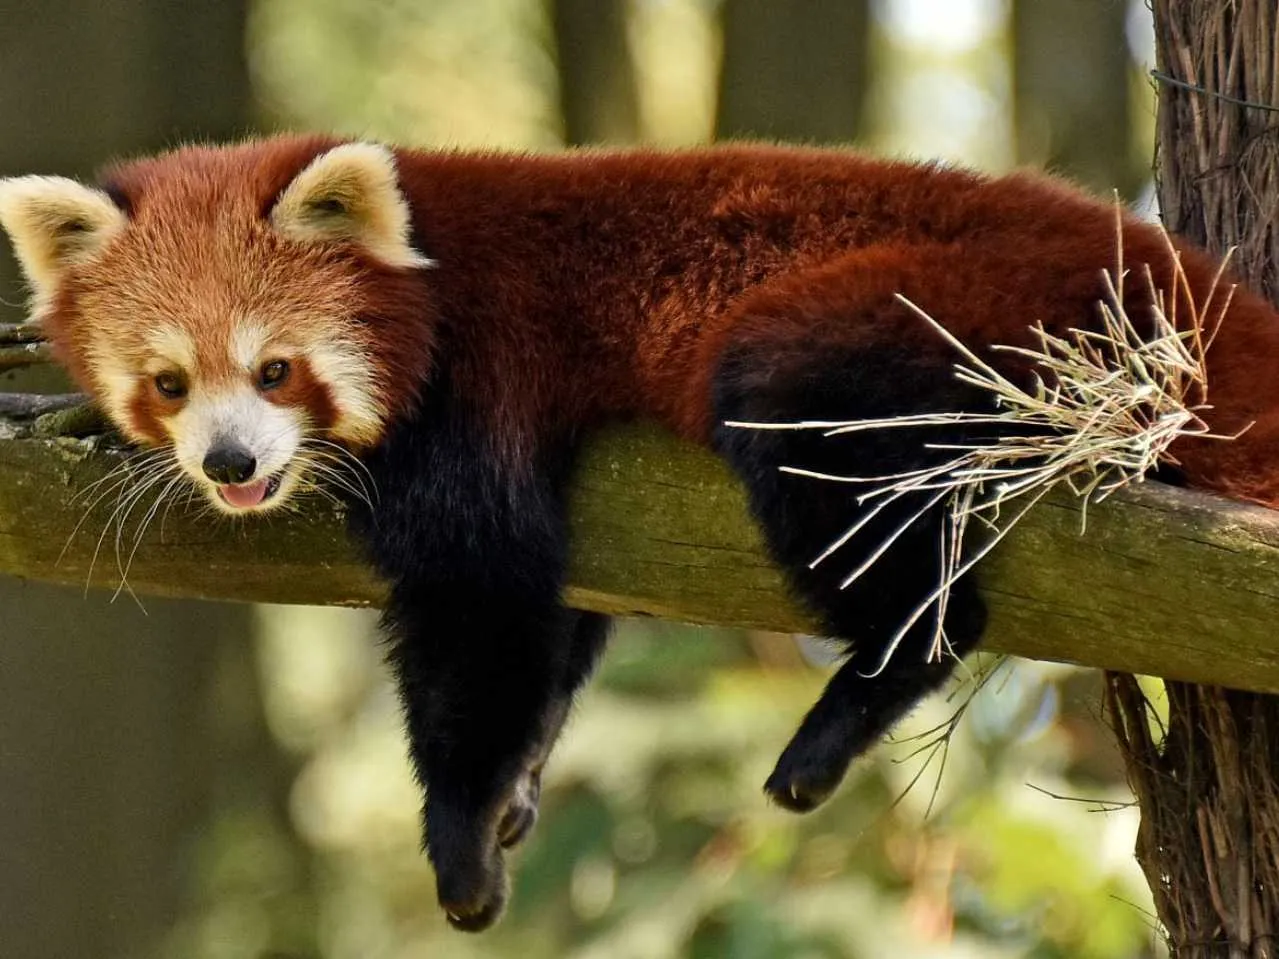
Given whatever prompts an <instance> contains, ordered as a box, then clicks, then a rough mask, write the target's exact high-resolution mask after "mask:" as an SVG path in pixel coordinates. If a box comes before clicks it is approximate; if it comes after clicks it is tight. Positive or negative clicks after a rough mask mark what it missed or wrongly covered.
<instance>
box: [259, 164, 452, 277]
mask: <svg viewBox="0 0 1279 959" xmlns="http://www.w3.org/2000/svg"><path fill="white" fill-rule="evenodd" d="M270 219H271V224H272V225H273V226H274V227H275V228H276V229H277V230H279V231H280V232H281V233H283V234H284V235H285V236H287V237H289V238H290V239H294V240H298V241H300V242H302V243H323V242H331V241H333V240H346V241H349V242H352V243H357V244H359V245H360V246H362V247H364V249H365V250H367V251H368V252H369V253H371V254H373V255H374V256H375V257H377V258H378V259H379V260H381V261H382V262H384V263H387V264H388V265H390V266H398V267H405V268H415V267H428V266H434V265H435V261H434V260H432V259H430V258H429V257H425V256H423V255H422V254H421V253H419V252H418V251H417V250H415V249H413V245H412V243H411V242H410V239H409V236H410V217H409V204H408V200H407V199H406V198H405V196H404V193H403V191H401V190H400V185H399V179H398V177H397V175H396V170H395V155H394V154H393V153H392V152H391V151H390V150H389V149H387V148H386V147H384V146H382V145H380V144H377V143H344V144H342V145H341V146H336V147H333V149H331V150H329V151H327V152H325V153H322V154H320V155H319V156H318V157H316V158H315V159H314V160H312V161H311V162H310V164H308V165H307V166H306V167H305V168H304V169H303V170H302V172H301V173H299V174H298V175H297V176H296V177H294V178H293V182H291V183H290V184H289V185H288V186H287V187H285V188H284V192H283V193H281V194H280V198H279V199H278V200H277V201H276V203H275V206H274V207H273V208H272V210H271V214H270Z"/></svg>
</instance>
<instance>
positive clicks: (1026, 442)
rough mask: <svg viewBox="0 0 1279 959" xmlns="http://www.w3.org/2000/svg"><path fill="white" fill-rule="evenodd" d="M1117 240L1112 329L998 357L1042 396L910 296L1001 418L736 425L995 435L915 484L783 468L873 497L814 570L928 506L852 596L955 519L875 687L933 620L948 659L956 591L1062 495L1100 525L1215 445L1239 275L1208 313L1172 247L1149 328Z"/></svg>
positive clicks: (1037, 337) (960, 449)
mask: <svg viewBox="0 0 1279 959" xmlns="http://www.w3.org/2000/svg"><path fill="white" fill-rule="evenodd" d="M1115 232H1116V237H1117V241H1116V262H1115V267H1114V269H1113V270H1106V271H1104V272H1103V283H1104V288H1103V294H1104V295H1103V298H1102V299H1101V300H1100V301H1099V311H1100V317H1101V321H1100V324H1099V326H1098V327H1097V328H1095V329H1072V330H1070V331H1069V333H1068V335H1066V336H1054V335H1052V334H1050V333H1048V332H1047V331H1046V330H1044V328H1043V327H1042V326H1041V325H1035V326H1033V327H1031V333H1032V339H1033V345H1032V346H1030V347H1022V346H995V347H993V350H994V351H995V352H999V353H1004V354H1011V355H1014V356H1016V357H1018V358H1019V359H1021V360H1024V361H1029V362H1030V363H1031V364H1032V367H1033V369H1034V373H1033V377H1032V382H1031V383H1030V384H1029V386H1028V387H1025V388H1024V387H1023V386H1021V385H1019V384H1018V383H1015V382H1013V381H1012V380H1011V379H1009V378H1008V377H1006V376H1004V375H1003V374H1002V373H1000V372H999V371H998V370H997V369H995V368H994V367H993V366H992V365H991V364H990V363H988V362H986V361H985V360H983V359H982V358H981V357H979V356H978V355H977V354H976V353H974V352H973V351H972V350H970V349H969V348H968V347H967V346H965V345H964V344H963V343H961V342H960V341H959V340H958V339H956V338H955V337H954V336H953V335H952V334H951V333H950V332H949V331H948V330H947V329H946V328H945V326H944V325H943V324H942V323H941V322H939V321H938V320H937V319H935V318H933V317H932V316H930V315H929V314H928V313H926V312H925V311H924V310H922V309H920V308H919V307H918V306H916V305H915V304H914V303H912V302H911V301H910V300H908V299H907V298H905V297H904V296H900V295H899V296H898V299H899V300H900V301H901V302H902V303H904V304H905V305H906V306H907V307H909V308H910V309H911V310H912V311H913V312H914V313H915V314H916V315H917V316H918V317H919V318H920V319H921V320H922V321H923V322H925V323H927V324H928V325H929V326H931V327H932V328H933V330H934V331H935V332H936V333H937V334H938V335H940V336H941V337H943V338H944V339H945V340H946V341H947V342H948V343H949V344H950V345H951V346H953V347H954V349H955V350H956V351H957V352H958V354H959V355H960V357H961V360H960V361H959V362H957V363H956V365H955V375H956V377H957V378H958V379H959V380H960V381H962V382H963V383H966V384H968V385H971V386H974V387H977V388H978V389H979V390H982V391H983V392H985V393H987V394H989V396H990V398H991V401H992V407H993V409H994V412H991V413H970V412H937V413H926V414H916V415H908V416H895V417H887V418H884V419H866V420H853V421H846V422H799V423H730V424H728V425H730V426H735V427H744V428H751V429H767V430H779V429H780V430H821V431H822V432H823V434H824V435H825V436H826V437H830V438H831V439H832V440H833V441H838V438H839V437H840V436H843V435H845V434H849V433H857V432H865V431H868V430H887V429H893V430H907V431H908V430H910V429H912V428H919V427H926V428H937V427H947V426H956V425H964V426H978V427H986V428H987V429H986V430H984V432H986V433H988V434H989V435H990V436H991V437H992V438H991V439H989V440H985V441H980V442H962V443H954V444H936V443H927V444H925V448H927V449H933V450H941V451H944V452H946V453H950V454H953V455H951V456H950V457H949V458H947V459H945V460H944V461H943V462H941V463H939V464H937V465H935V466H929V467H926V468H922V469H916V470H911V471H908V472H903V473H896V474H891V475H885V476H844V475H833V474H829V473H819V472H814V471H811V470H805V469H801V468H798V467H793V466H784V467H782V469H783V471H785V472H788V473H792V474H796V475H801V476H809V477H813V478H815V479H821V480H829V481H832V482H839V483H850V484H857V485H858V486H860V487H862V491H861V492H860V493H859V494H858V495H857V500H858V503H859V504H860V505H863V506H866V507H867V509H866V510H865V511H864V512H862V513H861V514H860V516H859V518H858V520H857V522H856V523H854V524H853V525H852V526H850V527H849V528H848V529H846V530H844V532H843V533H841V534H840V535H839V536H838V537H837V538H836V539H835V540H834V541H833V542H832V543H831V544H830V545H829V546H828V547H827V548H826V549H825V550H823V551H822V552H821V553H820V554H819V555H818V556H815V557H814V558H813V560H812V562H811V563H810V567H815V566H817V565H818V564H820V563H823V562H825V561H827V560H828V559H829V558H830V557H831V556H833V555H835V554H836V553H837V552H838V551H839V550H840V548H841V547H843V546H844V545H845V544H847V543H848V542H850V541H851V540H853V539H854V537H856V536H857V535H858V534H860V533H862V531H863V530H865V529H866V528H867V527H868V526H869V524H870V523H871V522H872V521H873V520H874V519H875V518H876V517H877V516H879V515H880V514H881V513H882V512H883V511H884V510H885V509H886V508H887V507H889V506H890V505H891V504H893V503H895V502H897V501H899V500H901V499H903V498H905V497H911V499H912V501H917V502H919V503H920V505H919V507H918V508H917V509H916V510H915V511H914V512H913V513H911V514H910V515H909V516H908V517H907V518H906V519H905V520H904V521H903V522H902V523H900V524H899V525H898V526H897V527H896V528H895V529H894V530H893V531H892V532H891V533H890V534H889V535H888V536H887V537H885V538H884V539H883V540H882V541H881V542H880V543H878V544H877V545H876V546H875V547H874V548H873V549H871V550H870V551H869V553H868V554H867V557H866V559H865V560H863V561H862V562H861V563H860V564H859V565H858V566H857V568H856V569H854V570H853V571H852V572H851V573H850V574H849V575H848V576H847V577H846V578H845V579H844V580H843V583H842V586H843V587H844V588H847V587H848V586H850V585H851V584H852V583H854V582H856V581H857V580H858V579H859V578H861V577H862V576H863V575H864V574H865V573H866V572H867V571H868V570H869V569H871V568H872V567H873V566H874V564H875V563H876V562H877V561H878V560H879V559H880V557H882V556H883V555H884V553H885V552H887V551H888V550H889V549H890V548H891V547H892V546H893V544H894V543H895V542H897V541H898V540H899V539H900V538H901V536H902V535H903V534H904V533H905V532H906V531H907V530H908V529H910V528H911V527H912V526H914V525H915V524H916V523H917V522H919V521H920V520H921V519H922V518H923V517H924V516H926V515H928V514H929V513H930V511H932V510H935V509H937V508H942V509H944V510H945V512H946V520H945V522H944V523H943V524H942V527H941V542H940V544H939V546H940V555H941V570H940V576H939V579H938V582H937V585H936V586H935V588H934V589H933V590H932V591H931V592H930V593H929V594H928V595H927V596H926V597H924V599H923V600H921V601H920V603H919V604H918V605H917V606H916V607H915V609H914V610H913V611H912V612H911V614H910V615H909V616H908V617H907V618H906V620H905V621H904V622H902V623H901V624H900V626H899V627H898V629H897V632H896V633H895V634H894V636H893V638H892V640H891V641H890V643H889V644H888V647H887V649H886V651H885V653H884V655H883V657H882V659H881V661H880V663H879V664H878V667H877V668H876V669H875V670H873V671H872V672H871V673H869V674H868V675H871V676H874V675H876V674H877V673H878V672H880V671H882V670H883V668H884V666H885V665H887V663H888V661H889V660H890V659H891V657H892V656H893V655H894V654H895V653H896V651H897V648H898V647H899V646H900V644H901V642H902V640H903V638H904V637H905V635H906V634H907V632H908V631H909V630H911V629H912V628H914V627H915V625H916V624H917V623H918V622H920V620H922V619H923V618H924V617H925V616H927V615H928V614H929V613H930V612H931V613H932V622H933V641H932V644H931V653H930V656H931V657H939V656H941V655H944V654H947V648H946V637H945V631H944V629H943V626H942V624H943V622H944V618H945V612H946V604H947V599H948V597H949V594H950V589H951V587H952V585H953V584H954V583H955V581H956V580H957V579H958V578H959V577H961V576H963V575H964V574H965V573H967V572H968V571H969V570H970V569H972V568H973V566H975V565H976V564H977V563H979V562H980V561H981V560H982V559H983V558H984V557H985V556H986V555H987V554H988V553H989V552H990V551H991V550H992V549H994V548H995V546H997V545H998V544H999V542H1000V541H1001V540H1002V539H1003V538H1004V536H1006V535H1007V534H1008V533H1009V532H1010V531H1011V530H1012V529H1013V528H1014V527H1015V526H1016V524H1017V522H1018V521H1019V520H1020V519H1021V518H1022V517H1023V516H1025V515H1026V513H1027V512H1028V511H1029V510H1030V509H1031V508H1033V507H1034V506H1035V504H1036V503H1038V502H1039V501H1040V500H1041V499H1043V498H1044V497H1045V496H1047V495H1048V494H1049V493H1051V492H1052V491H1053V490H1055V489H1058V488H1060V487H1064V488H1066V489H1069V490H1070V491H1071V492H1072V493H1074V494H1075V495H1076V496H1078V497H1080V498H1081V499H1082V500H1083V501H1084V509H1083V511H1082V513H1081V515H1082V516H1083V522H1084V524H1085V525H1086V522H1087V505H1088V504H1089V503H1093V502H1099V501H1100V500H1102V499H1104V498H1105V497H1107V496H1109V495H1110V494H1111V493H1113V492H1114V491H1115V490H1117V489H1121V488H1123V487H1125V486H1127V485H1129V484H1132V483H1139V482H1141V481H1142V480H1143V479H1144V478H1145V476H1146V474H1147V473H1149V472H1150V471H1151V470H1152V469H1153V468H1154V467H1155V466H1157V465H1158V464H1160V463H1161V462H1165V461H1168V462H1172V458H1171V455H1170V453H1169V452H1168V450H1169V447H1170V446H1171V445H1172V443H1173V442H1174V441H1176V440H1177V439H1179V438H1181V437H1184V436H1198V437H1209V438H1214V437H1215V434H1213V433H1211V432H1210V430H1209V428H1208V426H1207V424H1206V423H1205V421H1204V419H1203V415H1202V414H1203V413H1204V412H1205V411H1206V410H1207V409H1208V408H1209V407H1208V404H1207V400H1208V384H1207V380H1206V377H1205V371H1204V358H1205V354H1206V352H1207V350H1208V349H1209V347H1210V346H1211V344H1212V340H1213V337H1214V336H1215V335H1216V331H1217V329H1218V327H1219V325H1220V323H1221V320H1222V318H1223V316H1224V315H1225V312H1226V310H1227V309H1228V308H1229V305H1230V300H1231V295H1232V293H1233V288H1225V289H1222V288H1221V286H1222V283H1221V281H1222V277H1223V274H1224V271H1225V262H1224V261H1223V263H1222V266H1221V268H1220V269H1219V271H1218V273H1217V275H1216V277H1215V278H1214V280H1213V284H1212V286H1211V288H1210V289H1209V291H1208V293H1207V295H1206V297H1205V298H1204V300H1203V301H1202V302H1196V301H1195V299H1194V296H1193V294H1192V291H1191V289H1190V286H1189V283H1188V282H1187V280H1186V276H1185V273H1184V271H1183V269H1182V267H1181V262H1180V257H1179V255H1178V253H1177V251H1176V250H1175V249H1174V247H1173V245H1172V243H1171V241H1169V243H1168V256H1169V258H1170V260H1171V262H1172V264H1173V282H1174V283H1175V284H1176V286H1177V289H1175V290H1173V291H1172V294H1171V295H1168V292H1167V291H1163V290H1160V289H1158V288H1157V287H1156V284H1155V281H1154V278H1153V274H1152V272H1151V269H1150V267H1149V265H1148V264H1143V265H1142V275H1141V282H1144V283H1145V284H1146V285H1147V287H1148V290H1149V293H1150V300H1151V302H1152V303H1153V304H1154V308H1153V310H1152V314H1153V315H1152V316H1151V317H1149V318H1143V322H1141V323H1140V324H1139V323H1137V322H1134V319H1133V318H1132V317H1130V316H1129V315H1128V313H1127V311H1126V309H1125V307H1124V285H1125V283H1127V282H1129V278H1128V274H1127V270H1126V268H1125V265H1124V255H1123V234H1122V230H1121V229H1120V216H1119V209H1118V206H1117V207H1116V231H1115ZM1219 293H1220V294H1221V295H1218V294H1219ZM1179 301H1180V302H1183V303H1188V304H1190V315H1189V316H1181V317H1179V316H1178V315H1177V304H1178V302H1179ZM1152 324H1153V325H1152ZM1139 326H1140V329H1139ZM1215 438H1219V439H1230V438H1232V437H1224V436H1223V437H1215ZM974 521H976V522H977V523H979V524H981V525H982V526H983V527H985V529H986V531H987V532H988V533H989V535H986V536H984V537H983V539H982V541H981V543H980V544H979V545H978V546H976V547H975V548H973V549H971V550H970V549H966V548H965V541H966V537H967V533H968V531H969V528H970V525H971V524H972V523H973V522H974ZM1081 531H1082V530H1081Z"/></svg>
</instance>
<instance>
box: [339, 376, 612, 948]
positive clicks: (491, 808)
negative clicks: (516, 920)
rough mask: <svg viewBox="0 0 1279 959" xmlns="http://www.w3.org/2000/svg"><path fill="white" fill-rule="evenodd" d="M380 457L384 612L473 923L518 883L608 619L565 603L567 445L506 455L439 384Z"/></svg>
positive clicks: (414, 744) (416, 744) (452, 872)
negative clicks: (511, 864) (510, 881)
mask: <svg viewBox="0 0 1279 959" xmlns="http://www.w3.org/2000/svg"><path fill="white" fill-rule="evenodd" d="M420 416H421V418H420V420H419V421H417V422H406V423H403V424H401V425H400V426H399V427H398V428H397V431H396V432H395V434H394V435H392V436H390V437H389V438H388V439H387V441H386V442H385V443H383V444H382V446H380V447H379V448H378V449H377V450H375V451H374V452H373V453H372V454H370V456H369V457H368V458H367V460H366V464H367V465H368V467H369V470H370V474H371V476H372V477H373V479H374V482H375V483H376V486H377V490H378V499H377V505H376V507H375V509H374V510H373V511H372V512H369V511H362V510H360V509H359V507H358V504H355V506H354V508H353V512H352V524H353V532H354V533H355V534H356V535H357V536H358V537H359V538H360V539H362V540H363V541H364V543H365V544H366V546H367V547H368V550H369V554H370V558H371V560H372V561H373V563H374V564H375V566H376V567H377V569H378V570H379V571H380V572H381V573H382V574H383V576H385V577H386V578H387V579H388V580H389V581H390V582H391V584H392V588H391V596H390V601H389V603H388V605H387V608H386V613H385V617H384V624H385V626H386V628H387V632H388V634H389V638H390V641H391V656H390V659H391V663H392V665H393V667H394V669H395V673H396V678H397V680H398V682H399V686H400V693H401V698H402V700H403V703H404V710H405V719H406V725H407V729H408V735H409V752H410V756H411V758H412V761H413V766H414V771H415V772H416V774H417V777H418V780H419V782H420V783H421V784H422V786H423V788H424V790H425V802H424V815H423V819H424V825H425V835H426V849H427V853H428V855H429V857H430V860H431V863H432V865H433V866H434V867H435V872H436V879H437V890H438V894H439V899H440V904H441V906H442V907H443V908H444V909H445V911H446V912H447V913H448V915H449V919H450V921H451V922H452V923H453V924H454V925H455V926H457V927H458V928H461V929H466V930H479V929H483V928H486V927H487V926H489V925H491V924H492V923H493V922H494V921H495V920H496V919H497V918H498V917H499V916H500V915H501V912H502V908H503V906H504V905H505V902H506V897H507V891H508V890H507V882H506V870H505V865H504V862H503V848H504V847H509V846H512V845H514V844H515V843H517V842H519V841H520V840H521V839H523V838H524V836H525V835H527V833H528V831H529V829H530V828H531V827H532V825H533V821H534V818H535V816H536V802H537V798H538V793H539V792H540V787H541V781H540V777H541V769H542V766H543V764H544V763H545V762H546V758H547V756H548V755H549V754H550V751H551V749H552V747H553V746H554V743H555V739H556V736H557V735H558V734H559V731H560V729H561V727H562V726H563V724H564V721H565V719H566V717H567V715H568V712H569V708H570V706H571V702H572V696H573V693H574V691H575V690H576V689H577V687H578V686H579V685H580V684H581V683H582V682H583V681H584V680H585V679H586V678H587V676H588V675H589V674H590V671H591V667H592V666H593V664H594V662H595V658H596V656H597V655H598V653H599V651H600V649H601V648H602V646H603V642H604V637H605V634H606V631H607V630H606V627H607V620H606V619H605V618H604V617H600V616H595V615H592V614H583V613H579V612H576V611H573V610H568V609H565V608H564V607H563V606H561V605H560V601H559V597H560V591H561V589H562V587H563V579H564V568H565V556H566V552H567V532H566V526H565V521H564V515H563V495H562V491H563V488H564V480H565V479H566V477H567V475H568V466H569V464H570V463H571V460H572V451H571V449H570V448H569V444H567V443H562V444H557V445H556V446H555V449H554V451H553V452H547V451H544V452H543V453H542V454H540V455H538V456H535V457H532V458H531V459H530V460H529V461H528V462H524V463H503V462H502V461H501V460H499V459H498V458H497V456H496V454H495V452H494V449H493V444H492V443H490V442H489V441H488V439H487V433H485V432H484V431H482V430H480V429H479V428H477V423H476V421H475V420H474V419H473V418H472V417H470V416H469V415H468V414H467V413H466V411H465V410H464V409H461V408H459V406H458V403H457V400H456V397H454V396H453V394H452V393H451V391H450V390H449V389H448V387H447V383H446V382H443V381H442V382H441V383H440V384H439V387H438V389H437V390H436V391H435V392H433V393H431V394H429V395H428V396H427V397H426V400H425V402H424V408H423V410H422V412H421V414H420Z"/></svg>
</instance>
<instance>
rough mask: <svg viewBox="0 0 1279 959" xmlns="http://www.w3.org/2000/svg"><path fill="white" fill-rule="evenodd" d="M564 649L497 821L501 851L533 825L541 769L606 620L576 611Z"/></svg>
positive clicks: (590, 665) (591, 664) (598, 648)
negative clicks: (537, 728) (535, 735)
mask: <svg viewBox="0 0 1279 959" xmlns="http://www.w3.org/2000/svg"><path fill="white" fill-rule="evenodd" d="M573 615H574V616H575V617H576V622H575V625H574V627H573V635H572V639H571V641H570V645H569V650H568V659H567V660H566V662H565V663H564V665H563V668H562V669H561V672H560V678H559V681H558V684H557V687H558V691H557V693H556V695H555V696H554V697H553V698H552V700H551V703H550V707H549V709H548V710H547V714H546V717H545V719H544V721H543V724H542V729H541V734H540V737H539V739H538V741H537V742H536V743H535V747H534V749H533V751H532V753H531V754H530V757H529V759H528V760H527V761H526V763H525V765H524V768H523V770H522V771H521V773H520V774H519V776H518V777H517V778H516V781H515V785H514V788H513V790H512V793H511V797H510V799H509V800H508V801H507V805H506V809H505V811H504V812H503V814H502V817H501V819H500V820H499V821H498V829H497V835H498V842H499V844H500V845H501V846H502V848H503V849H510V848H512V847H514V846H517V845H519V844H520V843H521V842H523V841H524V840H525V838H527V836H528V834H529V831H530V830H532V828H533V826H534V825H535V824H536V823H537V805H538V801H539V800H540V799H541V795H542V770H543V768H545V766H546V761H547V759H549V758H550V755H551V750H552V749H554V748H555V743H556V741H557V740H558V739H559V736H560V733H561V732H562V731H563V729H564V724H565V722H566V721H567V720H568V716H569V712H570V711H571V710H572V706H573V696H574V694H575V693H576V692H577V690H578V688H579V687H581V686H582V684H583V683H585V682H586V680H587V679H588V678H589V677H590V674H591V672H592V670H593V669H594V668H595V663H596V661H597V660H598V658H599V654H600V653H601V652H602V651H603V649H604V643H605V640H606V639H607V638H608V630H609V624H610V620H609V618H608V617H607V616H601V615H599V614H598V613H583V612H577V613H574V614H573Z"/></svg>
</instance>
